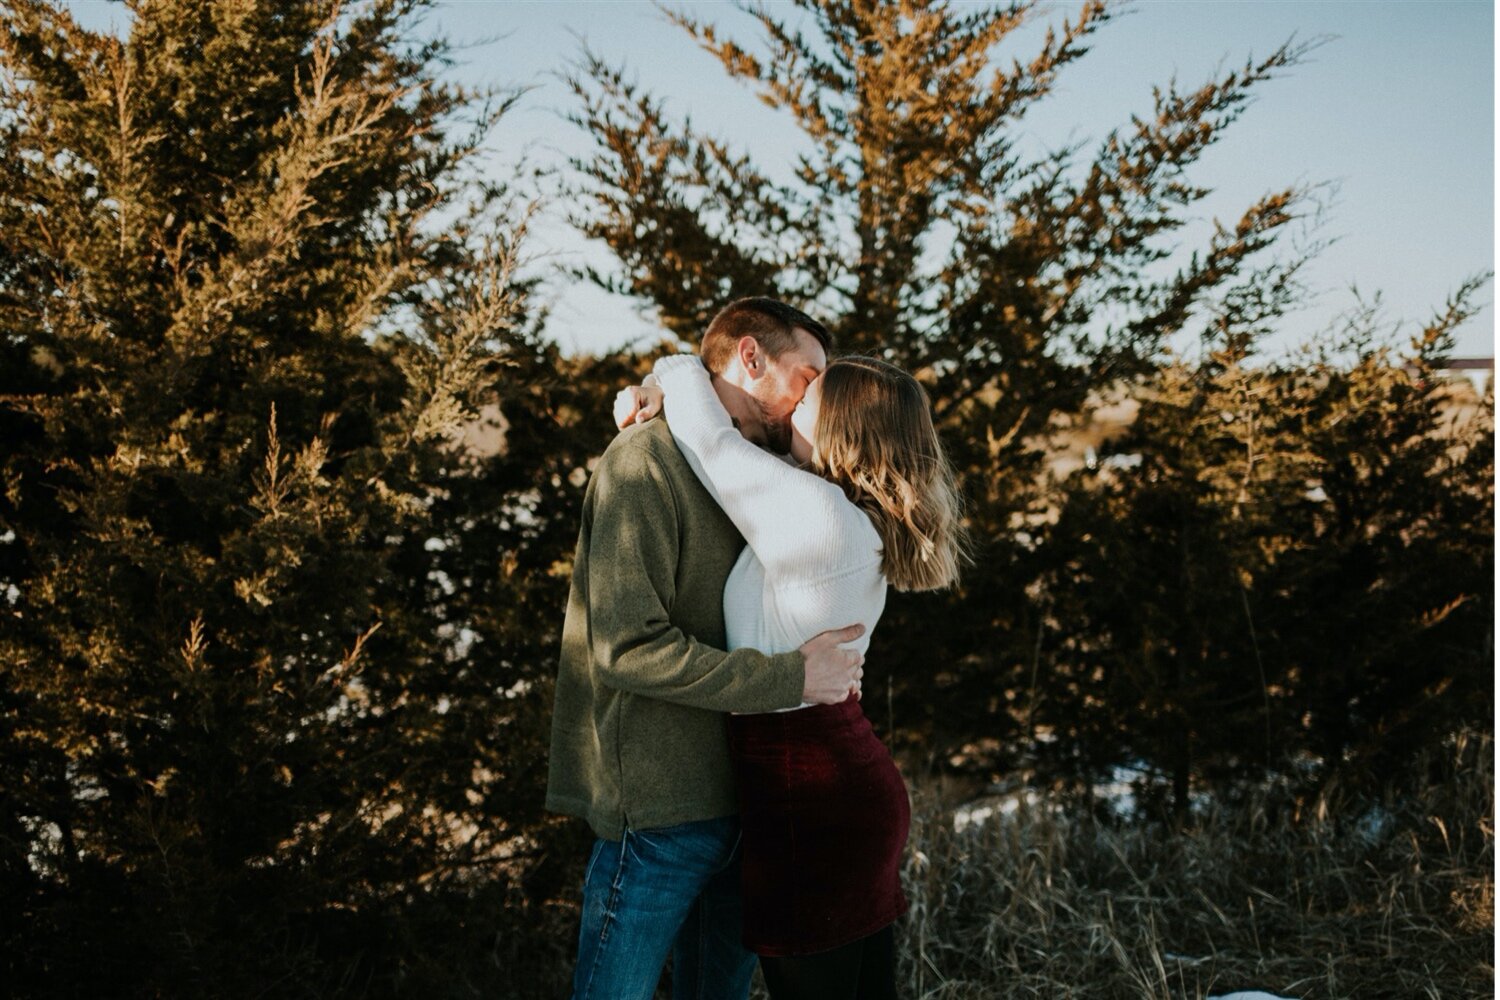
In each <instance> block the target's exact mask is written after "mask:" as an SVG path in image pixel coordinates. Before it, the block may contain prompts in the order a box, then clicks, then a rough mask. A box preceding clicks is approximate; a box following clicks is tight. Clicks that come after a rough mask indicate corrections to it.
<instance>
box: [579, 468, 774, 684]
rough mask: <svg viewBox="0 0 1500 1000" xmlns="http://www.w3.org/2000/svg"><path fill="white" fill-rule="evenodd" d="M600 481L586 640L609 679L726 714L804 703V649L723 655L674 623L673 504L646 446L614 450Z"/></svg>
mask: <svg viewBox="0 0 1500 1000" xmlns="http://www.w3.org/2000/svg"><path fill="white" fill-rule="evenodd" d="M594 478H595V484H596V485H595V489H596V490H597V491H598V492H597V495H596V497H595V501H594V515H593V524H592V528H591V533H590V538H589V549H588V603H589V608H590V615H589V631H590V635H589V642H590V644H591V647H592V659H593V662H594V665H595V670H596V671H597V674H598V676H599V678H600V679H601V680H602V681H603V683H605V684H607V685H609V686H610V687H613V688H615V689H617V690H621V691H629V692H632V693H634V694H639V695H645V696H647V697H651V698H657V699H660V700H662V701H669V702H673V703H676V704H681V705H688V706H691V707H694V708H702V709H708V710H711V711H720V712H750V713H753V712H768V711H775V710H776V709H779V708H789V707H792V706H794V705H798V704H800V703H801V700H802V687H803V682H804V668H803V662H802V654H801V653H797V652H790V653H782V654H778V655H775V656H767V655H766V654H764V653H761V652H759V651H758V650H754V649H737V650H734V651H733V652H725V651H723V650H721V649H715V648H714V647H712V646H707V645H705V644H703V643H702V642H699V641H698V640H697V639H695V638H693V637H692V636H690V635H688V634H687V633H685V632H683V630H682V629H681V628H679V627H678V626H676V625H674V624H672V622H671V620H670V616H669V614H670V609H671V608H672V606H673V603H674V600H675V597H676V575H677V572H676V571H677V560H678V558H679V557H680V556H681V553H680V551H679V545H678V532H677V514H676V501H675V498H674V497H673V494H672V488H671V484H670V483H669V482H668V481H667V479H666V477H665V475H664V474H663V472H662V470H661V468H660V466H659V465H658V464H657V461H656V459H655V458H654V457H653V456H651V455H650V453H649V452H648V451H647V450H646V449H644V448H613V449H610V450H609V451H607V452H605V455H604V457H603V458H602V459H601V460H600V465H599V468H598V469H597V470H595V473H594Z"/></svg>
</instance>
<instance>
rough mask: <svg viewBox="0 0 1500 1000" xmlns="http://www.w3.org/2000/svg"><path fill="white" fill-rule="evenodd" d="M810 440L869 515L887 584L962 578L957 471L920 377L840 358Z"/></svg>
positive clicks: (931, 584) (822, 470) (929, 584)
mask: <svg viewBox="0 0 1500 1000" xmlns="http://www.w3.org/2000/svg"><path fill="white" fill-rule="evenodd" d="M813 436H814V438H815V440H814V441H813V443H812V444H813V453H812V467H813V470H814V471H815V472H817V473H818V474H819V475H821V476H823V477H824V478H825V479H828V480H829V481H830V482H833V483H836V484H837V485H838V486H840V487H841V488H842V489H843V490H844V493H845V495H846V496H848V497H849V499H850V500H851V501H853V502H854V503H855V504H856V505H857V506H859V507H860V508H861V509H862V510H864V511H865V512H866V513H867V514H869V515H870V520H871V521H872V522H874V525H875V530H876V532H878V533H879V535H880V541H881V544H882V547H883V549H884V553H883V557H882V563H881V572H882V573H884V574H885V578H886V579H887V580H888V581H890V584H891V586H893V587H895V588H896V589H897V590H941V589H942V588H944V587H950V586H952V585H953V584H955V583H957V582H958V574H959V568H960V565H961V564H962V563H963V562H964V560H965V558H966V557H967V549H968V537H967V533H966V531H965V529H964V527H963V524H962V521H961V520H960V504H959V494H958V488H957V486H956V484H955V482H954V477H953V469H952V467H951V466H950V465H949V464H948V459H947V456H946V455H944V454H943V446H942V443H941V442H940V441H939V440H938V435H937V429H936V428H935V427H934V426H933V423H932V405H931V403H930V402H929V401H928V399H927V393H926V391H925V390H924V389H923V388H922V386H921V385H920V384H919V383H918V382H917V380H916V379H914V378H912V377H911V376H910V375H908V374H907V373H906V372H904V371H902V370H901V369H900V368H897V367H896V366H895V365H892V364H889V363H887V362H885V361H881V360H879V359H877V358H867V357H858V356H851V357H843V358H839V359H838V360H836V361H834V362H832V363H831V364H829V366H828V369H827V371H825V372H824V373H823V385H822V398H821V401H820V402H819V404H818V422H817V427H816V429H815V430H814V433H813Z"/></svg>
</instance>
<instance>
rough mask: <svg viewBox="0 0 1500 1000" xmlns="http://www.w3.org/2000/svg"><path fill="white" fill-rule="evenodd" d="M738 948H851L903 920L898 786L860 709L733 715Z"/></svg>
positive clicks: (793, 951)
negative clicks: (740, 919)
mask: <svg viewBox="0 0 1500 1000" xmlns="http://www.w3.org/2000/svg"><path fill="white" fill-rule="evenodd" d="M729 747H730V753H731V756H732V758H733V761H734V768H735V778H736V781H737V783H738V790H739V801H740V827H741V831H742V840H741V861H740V865H741V868H740V880H741V885H742V887H743V889H744V901H745V916H744V921H745V930H744V943H745V947H747V948H749V949H750V950H751V951H753V952H755V953H756V954H758V955H765V956H768V957H775V958H781V957H786V956H791V955H811V954H815V953H817V952H820V951H828V950H830V949H832V948H838V947H840V946H842V945H845V944H849V943H850V942H853V941H857V940H859V939H860V938H862V937H866V936H868V935H870V934H873V933H875V932H876V931H878V930H880V929H882V928H884V927H885V926H886V925H887V924H889V923H891V922H892V921H894V920H895V919H896V918H897V917H899V916H900V915H901V914H903V913H905V912H906V905H907V904H906V897H905V895H903V894H902V892H901V859H902V854H903V853H904V850H905V847H906V835H907V831H908V829H909V828H910V826H911V805H910V802H909V801H908V799H907V795H906V784H905V782H903V781H902V780H901V775H900V773H899V772H897V770H896V764H895V762H894V761H892V760H891V755H890V751H888V750H886V748H885V744H884V743H882V742H880V740H879V739H878V738H877V737H876V736H875V732H874V730H873V729H871V728H870V720H869V719H867V718H866V717H865V713H864V711H863V710H862V709H861V708H860V704H859V702H857V701H855V700H854V699H852V698H851V699H849V700H848V701H845V702H843V703H842V704H838V705H815V706H813V707H811V708H803V709H799V710H797V711H795V712H774V713H769V714H765V715H731V716H730V717H729Z"/></svg>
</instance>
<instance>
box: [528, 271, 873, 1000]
mask: <svg viewBox="0 0 1500 1000" xmlns="http://www.w3.org/2000/svg"><path fill="white" fill-rule="evenodd" d="M828 346H829V336H828V332H827V330H825V329H824V328H823V326H822V325H821V324H819V323H818V322H816V321H815V320H813V319H812V318H811V317H809V316H807V315H806V314H805V313H803V312H801V311H800V310H797V309H794V308H792V307H791V306H788V305H786V304H785V303H782V302H777V301H775V300H774V299H766V298H751V299H740V300H738V301H736V302H733V303H731V304H730V305H729V306H726V307H725V308H724V310H723V311H721V312H720V313H719V314H718V315H717V316H715V317H714V319H713V322H711V323H710V324H709V327H708V330H707V332H706V333H705V334H704V338H703V345H702V357H703V360H704V363H705V365H707V367H708V368H709V370H710V371H712V372H713V373H714V374H715V376H716V378H715V379H714V387H715V390H716V391H717V392H718V394H719V398H720V399H721V400H722V401H723V402H724V406H725V408H726V409H727V410H728V411H729V414H730V416H731V417H732V418H733V419H734V421H735V425H736V427H738V428H739V430H740V432H741V433H742V434H744V435H745V437H746V438H747V439H749V440H751V441H755V442H757V443H760V444H769V445H772V446H777V447H783V448H784V447H785V445H786V443H787V442H788V441H789V440H790V430H789V425H788V422H789V420H790V416H791V413H792V410H793V409H795V408H796V405H797V402H798V401H799V400H800V399H801V397H802V393H803V391H804V390H805V389H806V388H807V384H808V383H809V382H810V381H812V379H814V378H816V377H817V375H818V373H819V372H821V371H822V370H823V368H824V367H825V365H826V364H827V350H828ZM743 545H744V542H743V539H742V538H741V537H740V536H739V534H738V532H736V530H735V528H734V526H733V525H732V524H731V523H730V521H729V519H728V517H726V516H725V514H724V513H723V511H721V510H719V508H718V507H717V506H716V505H715V504H714V502H713V499H712V498H711V497H710V496H709V494H708V492H707V491H706V490H705V489H704V488H703V486H702V484H701V483H699V481H698V479H697V477H696V476H695V475H694V474H693V472H692V470H691V469H690V468H689V467H688V464H687V461H686V460H685V459H684V458H683V456H682V454H681V452H679V451H678V450H677V446H676V445H675V444H674V443H673V441H672V434H671V431H670V430H669V429H668V427H667V424H666V421H665V420H660V419H658V420H652V421H650V422H649V423H644V424H640V425H637V426H631V427H629V428H628V429H627V430H625V431H623V432H622V433H621V434H620V435H619V436H618V437H617V438H616V439H615V440H614V441H613V442H612V443H611V444H610V446H609V448H608V449H606V451H605V453H604V455H603V456H602V457H601V458H600V460H599V465H598V467H597V468H596V469H595V471H594V474H593V477H592V479H591V480H590V482H589V487H588V492H587V493H586V495H585V498H584V507H583V524H582V527H581V528H580V531H579V538H578V549H577V554H576V556H575V560H574V567H573V578H572V589H571V592H570V593H569V596H568V609H567V614H566V618H565V619H564V623H563V643H562V655H561V657H560V661H559V668H558V678H557V697H556V704H555V710H554V714H553V725H552V756H551V762H550V769H549V772H548V783H547V807H548V808H549V809H551V810H553V811H556V812H562V813H566V814H569V815H573V816H579V817H582V818H583V819H585V820H587V821H588V823H589V826H590V827H591V828H592V829H593V831H594V834H595V837H596V838H597V839H596V840H595V842H594V847H593V852H592V854H591V856H590V858H589V863H588V869H587V871H586V873H585V875H584V891H583V924H582V928H581V929H580V932H579V942H578V963H577V966H576V968H575V971H574V978H573V996H574V998H575V1000H586V998H587V1000H593V998H611V1000H615V998H622V1000H623V998H631V1000H634V998H639V1000H649V998H650V997H651V996H652V994H653V993H654V991H655V989H656V985H657V981H658V980H659V978H660V976H661V970H662V967H663V965H664V964H665V962H666V960H667V958H668V956H669V954H670V956H671V958H672V962H673V967H672V982H673V991H674V993H673V995H674V998H676V1000H684V998H689V997H691V998H701V1000H742V998H743V997H745V996H746V995H747V994H748V992H749V985H750V976H751V973H752V972H753V970H754V965H755V958H754V956H753V955H752V954H751V953H750V952H748V951H746V950H745V949H744V948H743V946H742V945H741V944H740V906H739V886H738V846H739V823H738V820H737V818H736V815H735V813H736V805H735V793H734V785H733V778H732V775H731V771H730V763H729V750H728V744H727V737H726V728H725V721H724V713H726V712H770V711H775V710H777V709H783V708H792V707H795V706H797V705H799V704H801V703H803V702H812V703H819V704H834V703H837V702H841V701H843V700H844V699H845V698H847V697H849V696H850V695H851V694H857V693H858V691H859V679H860V677H861V676H862V673H863V671H862V663H863V658H862V657H861V656H860V655H859V654H858V653H856V652H854V651H851V650H845V649H840V648H839V643H843V642H850V641H852V640H854V639H857V638H858V637H859V636H860V635H861V634H862V633H863V631H864V628H863V626H860V625H855V626H853V627H851V628H847V629H842V630H840V631H837V632H825V633H823V634H822V635H819V636H816V637H814V638H813V639H812V640H810V641H809V642H808V643H807V644H806V645H804V646H802V647H801V649H799V650H798V651H797V652H795V653H783V654H779V655H776V656H767V655H765V654H762V653H760V652H757V651H755V650H751V649H740V650H735V651H734V652H724V650H723V647H724V645H725V638H724V617H723V605H722V598H723V592H724V582H725V580H726V579H727V577H728V575H729V570H730V568H731V567H732V566H733V565H734V562H735V560H736V559H737V558H738V556H739V554H740V550H741V549H742V548H743Z"/></svg>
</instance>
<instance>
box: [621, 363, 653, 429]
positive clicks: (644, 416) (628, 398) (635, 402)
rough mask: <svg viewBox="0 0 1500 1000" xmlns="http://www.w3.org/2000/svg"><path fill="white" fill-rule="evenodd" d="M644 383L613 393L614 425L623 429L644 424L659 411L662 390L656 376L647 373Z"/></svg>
mask: <svg viewBox="0 0 1500 1000" xmlns="http://www.w3.org/2000/svg"><path fill="white" fill-rule="evenodd" d="M646 382H647V384H645V385H632V386H629V387H627V388H624V389H621V390H620V391H619V392H618V393H616V394H615V426H616V427H618V428H620V430H622V431H623V430H624V429H625V428H627V427H629V426H630V425H631V424H644V423H645V422H646V421H648V420H650V419H651V418H652V417H654V416H656V415H657V414H658V413H660V412H661V401H662V391H661V387H660V386H658V385H656V384H655V382H656V376H655V375H647V376H646Z"/></svg>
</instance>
